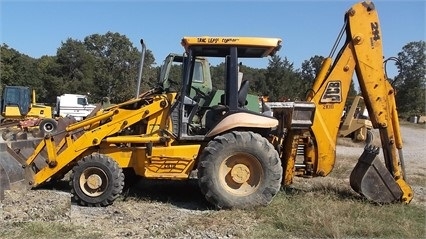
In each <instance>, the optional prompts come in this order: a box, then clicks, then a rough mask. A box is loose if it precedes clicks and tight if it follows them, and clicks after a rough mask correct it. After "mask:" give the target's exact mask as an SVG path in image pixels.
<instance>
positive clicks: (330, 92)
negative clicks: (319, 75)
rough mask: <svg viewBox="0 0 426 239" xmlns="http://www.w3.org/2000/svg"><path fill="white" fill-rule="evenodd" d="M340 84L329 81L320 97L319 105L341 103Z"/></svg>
mask: <svg viewBox="0 0 426 239" xmlns="http://www.w3.org/2000/svg"><path fill="white" fill-rule="evenodd" d="M341 85H342V84H341V83H340V81H330V82H328V84H327V88H326V89H325V91H324V93H323V94H322V97H321V103H340V102H341V101H342V86H341Z"/></svg>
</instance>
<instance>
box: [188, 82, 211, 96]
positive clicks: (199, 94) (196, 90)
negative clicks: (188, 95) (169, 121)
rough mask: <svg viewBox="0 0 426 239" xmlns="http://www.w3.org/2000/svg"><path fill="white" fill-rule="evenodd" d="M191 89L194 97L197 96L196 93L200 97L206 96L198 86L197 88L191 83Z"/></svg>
mask: <svg viewBox="0 0 426 239" xmlns="http://www.w3.org/2000/svg"><path fill="white" fill-rule="evenodd" d="M191 89H193V90H195V96H194V98H196V97H197V95H198V96H199V97H200V98H206V97H207V96H208V95H207V94H206V93H204V92H203V91H201V90H200V89H198V88H197V87H195V86H192V85H191Z"/></svg>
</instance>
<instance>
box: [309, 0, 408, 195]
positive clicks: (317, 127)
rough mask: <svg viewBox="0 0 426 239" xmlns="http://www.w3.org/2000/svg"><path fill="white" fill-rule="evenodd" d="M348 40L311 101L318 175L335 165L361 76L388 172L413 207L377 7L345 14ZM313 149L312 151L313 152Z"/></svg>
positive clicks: (325, 70)
mask: <svg viewBox="0 0 426 239" xmlns="http://www.w3.org/2000/svg"><path fill="white" fill-rule="evenodd" d="M345 23H346V25H345V32H346V42H345V44H344V45H343V47H342V48H341V50H340V52H339V54H338V55H337V57H336V59H335V60H334V62H333V63H331V62H332V59H331V58H330V57H329V58H326V59H325V61H324V63H323V66H322V68H321V70H320V73H319V74H318V76H317V78H316V79H315V82H314V84H313V88H312V91H311V92H310V93H309V94H308V96H307V101H311V102H314V103H315V104H316V105H317V108H316V115H315V119H314V123H313V126H312V128H311V134H312V135H313V136H314V137H313V138H314V139H315V140H314V141H315V144H314V145H315V146H314V147H308V148H307V150H308V152H307V153H306V154H307V155H315V157H316V160H314V161H313V162H312V164H313V165H314V174H316V175H319V176H326V175H328V174H329V173H330V172H331V170H332V169H333V167H334V163H335V158H336V141H337V136H338V130H339V123H340V118H341V115H342V112H343V109H344V106H345V102H346V100H347V97H348V92H349V87H350V85H351V81H352V76H353V73H354V71H355V72H356V76H357V79H358V81H359V85H360V88H361V93H362V96H363V97H364V100H365V104H366V108H367V110H368V113H369V115H370V117H371V121H372V124H373V127H374V128H377V129H379V131H380V138H381V144H382V149H383V155H384V161H385V165H386V168H387V170H388V171H389V173H390V174H391V176H392V177H393V179H394V180H395V182H396V183H397V184H398V186H399V188H400V189H401V190H402V195H403V196H402V198H400V200H401V201H403V202H406V203H408V202H409V201H410V200H411V199H412V197H413V192H412V190H411V188H410V187H409V186H408V185H407V183H406V182H405V181H404V174H403V158H402V139H401V132H400V127H399V121H398V114H397V110H396V103H395V91H394V89H393V88H392V86H391V84H390V83H389V82H388V80H387V78H386V74H385V71H384V66H383V48H382V35H381V29H380V25H379V18H378V14H377V11H376V10H375V7H374V4H373V3H371V2H362V3H358V4H355V5H354V6H352V8H351V9H350V10H349V11H347V12H346V14H345ZM309 151H310V152H309Z"/></svg>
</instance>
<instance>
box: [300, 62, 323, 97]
mask: <svg viewBox="0 0 426 239" xmlns="http://www.w3.org/2000/svg"><path fill="white" fill-rule="evenodd" d="M324 59H325V58H324V57H322V56H318V55H315V56H313V57H311V58H310V59H309V60H305V61H303V62H302V67H301V69H300V71H299V77H300V79H301V81H302V82H301V90H302V91H303V92H304V94H305V95H303V96H302V97H303V99H304V98H306V93H307V92H308V90H310V89H312V86H313V84H314V81H315V77H316V76H317V75H318V73H319V71H320V70H321V66H322V62H323V61H324Z"/></svg>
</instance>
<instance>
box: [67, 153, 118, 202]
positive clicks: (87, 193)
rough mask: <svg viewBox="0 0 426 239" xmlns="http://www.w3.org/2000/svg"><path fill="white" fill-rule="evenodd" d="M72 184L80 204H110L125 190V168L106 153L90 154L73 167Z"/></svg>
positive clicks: (73, 191)
mask: <svg viewBox="0 0 426 239" xmlns="http://www.w3.org/2000/svg"><path fill="white" fill-rule="evenodd" d="M70 186H71V194H72V195H73V199H74V200H75V201H76V202H77V203H78V204H80V205H83V206H89V207H101V206H108V205H110V204H112V203H113V202H114V201H115V199H117V197H118V196H119V195H120V194H121V192H122V191H123V186H124V174H123V170H122V169H121V168H120V167H119V166H118V164H117V163H116V162H115V161H114V160H113V159H112V158H110V157H108V156H106V155H103V154H92V155H88V156H86V157H84V158H83V159H81V160H80V161H79V162H78V163H77V165H76V166H74V168H73V169H72V174H71V180H70Z"/></svg>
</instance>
